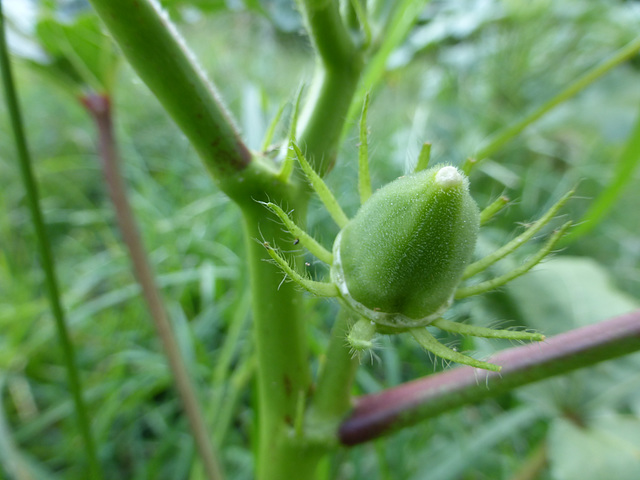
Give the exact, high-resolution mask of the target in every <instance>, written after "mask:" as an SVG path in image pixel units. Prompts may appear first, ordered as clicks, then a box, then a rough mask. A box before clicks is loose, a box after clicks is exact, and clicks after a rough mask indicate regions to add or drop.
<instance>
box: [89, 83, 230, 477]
mask: <svg viewBox="0 0 640 480" xmlns="http://www.w3.org/2000/svg"><path fill="white" fill-rule="evenodd" d="M81 102H82V104H83V105H84V106H85V107H86V109H87V111H88V112H89V114H90V115H91V117H92V118H93V120H94V121H95V124H96V127H97V130H98V148H99V156H100V161H101V163H102V170H103V173H104V177H105V181H106V184H107V188H108V190H109V196H110V197H111V202H112V203H113V206H114V208H115V212H116V218H117V221H118V226H119V227H120V232H121V234H122V237H123V240H124V243H125V245H126V246H127V249H128V250H129V257H130V258H131V262H132V267H133V272H134V274H135V276H136V279H137V280H138V283H139V284H140V287H141V288H142V295H143V297H144V299H145V302H146V304H147V308H148V309H149V313H150V314H151V317H152V319H153V322H154V325H155V327H156V330H157V332H158V336H159V337H160V339H161V341H162V345H163V348H164V354H165V356H166V357H167V361H168V363H169V367H170V369H171V372H172V374H173V377H174V381H175V384H176V389H177V390H178V393H179V395H180V397H181V400H182V404H183V407H184V410H185V413H186V415H187V418H188V420H189V426H190V427H191V432H192V434H193V437H194V441H195V444H196V448H197V449H198V453H199V454H200V457H201V459H202V462H203V466H204V470H205V472H207V478H209V480H214V479H221V478H222V474H221V472H220V467H219V465H218V462H217V460H216V456H215V454H214V450H213V446H212V444H211V440H210V438H209V434H208V433H207V430H206V426H205V422H204V416H203V415H202V411H201V409H200V405H199V403H198V400H197V396H196V392H195V388H194V386H193V384H192V383H191V379H190V377H189V374H188V371H187V368H186V366H185V364H184V361H183V359H182V356H181V353H180V349H179V347H178V343H177V342H176V339H175V336H174V334H173V330H172V328H171V323H170V321H169V317H168V315H167V311H166V309H165V307H164V303H163V301H162V298H161V296H160V291H159V290H158V287H157V286H156V282H155V276H154V273H153V270H152V268H151V265H150V264H149V261H148V259H147V254H146V251H145V248H144V245H143V244H142V241H141V239H140V234H139V233H138V227H137V225H136V221H135V218H134V216H133V212H132V210H131V206H130V204H129V199H128V196H127V190H126V186H125V183H124V180H123V178H122V175H121V173H120V166H119V159H118V153H117V150H116V141H115V136H114V133H113V122H112V116H111V105H110V101H109V97H108V96H106V95H97V94H87V95H85V96H84V97H82V98H81Z"/></svg>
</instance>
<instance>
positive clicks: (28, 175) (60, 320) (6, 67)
mask: <svg viewBox="0 0 640 480" xmlns="http://www.w3.org/2000/svg"><path fill="white" fill-rule="evenodd" d="M0 66H2V84H3V87H4V93H5V100H6V102H7V107H8V110H9V116H10V117H11V128H12V130H13V135H14V139H15V144H16V150H17V154H18V160H19V165H20V174H21V176H22V181H23V183H24V188H25V190H26V192H27V203H28V206H29V211H30V213H31V220H32V222H33V228H34V230H35V232H36V238H37V248H38V254H39V257H40V261H41V262H42V268H43V270H44V275H45V283H46V287H47V293H48V296H49V302H50V304H51V311H52V314H53V317H54V320H55V323H56V330H57V334H58V342H59V345H60V347H61V348H62V352H63V357H64V363H65V368H66V373H67V380H68V382H69V389H70V391H71V395H72V397H73V401H74V404H75V414H76V421H77V422H78V428H79V429H80V433H81V435H82V439H83V445H84V449H85V454H86V456H87V462H88V469H87V473H88V475H87V478H93V479H96V480H99V479H101V478H103V476H102V471H101V469H100V464H99V463H98V456H97V454H96V447H95V442H94V440H93V435H92V433H91V426H90V423H89V417H88V415H87V409H86V406H85V403H84V399H83V397H82V391H83V390H82V384H81V381H80V373H79V371H78V367H77V365H76V356H75V349H74V346H73V343H72V342H71V338H70V337H69V331H68V329H67V322H66V318H65V313H64V310H63V309H62V301H61V298H60V289H59V287H58V279H57V276H56V270H55V262H54V259H53V253H52V251H51V245H50V244H49V236H48V234H47V230H46V228H45V225H44V219H43V215H42V210H41V209H40V198H39V193H38V186H37V184H36V181H35V178H34V175H33V170H32V168H31V157H30V154H29V149H28V147H27V140H26V137H25V132H24V128H23V122H22V115H21V113H20V107H19V105H18V98H17V95H16V90H15V87H14V82H13V74H12V72H11V63H10V60H9V52H8V48H7V43H6V39H5V28H4V14H3V12H2V0H0Z"/></svg>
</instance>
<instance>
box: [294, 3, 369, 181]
mask: <svg viewBox="0 0 640 480" xmlns="http://www.w3.org/2000/svg"><path fill="white" fill-rule="evenodd" d="M301 5H302V7H303V13H304V16H305V20H306V23H307V27H308V31H309V34H310V36H311V39H312V41H313V44H314V46H315V47H316V51H317V53H318V57H319V64H318V66H317V70H316V75H315V79H314V81H313V83H312V85H311V88H310V91H309V96H308V98H307V103H306V105H305V108H304V109H303V111H302V112H301V116H300V126H299V132H300V133H299V136H298V142H297V143H298V144H299V145H300V147H301V148H302V150H303V152H304V153H305V155H307V158H308V160H309V162H310V163H311V165H313V167H314V169H315V170H316V171H317V172H318V173H319V174H320V176H324V174H325V173H327V171H329V170H330V169H331V167H332V166H333V164H334V162H335V158H336V154H337V150H338V145H339V143H340V135H341V132H342V128H343V125H344V119H345V117H346V114H347V111H348V110H349V107H350V106H351V105H352V101H353V95H354V92H355V90H356V86H357V85H358V79H359V78H360V72H361V71H362V67H363V61H362V55H361V53H360V52H359V51H358V50H357V49H356V47H355V45H354V44H353V42H352V41H351V38H350V37H349V34H348V32H347V30H346V28H345V27H344V25H343V23H342V19H341V18H340V13H339V11H338V2H335V1H331V0H328V1H327V0H325V1H319V0H302V2H301ZM359 105H362V102H360V103H359Z"/></svg>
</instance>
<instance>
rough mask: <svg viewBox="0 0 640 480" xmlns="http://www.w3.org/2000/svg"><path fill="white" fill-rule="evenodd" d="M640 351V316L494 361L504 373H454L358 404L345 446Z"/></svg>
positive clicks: (344, 432) (344, 430) (346, 427)
mask: <svg viewBox="0 0 640 480" xmlns="http://www.w3.org/2000/svg"><path fill="white" fill-rule="evenodd" d="M639 350H640V310H636V311H634V312H631V313H628V314H626V315H621V316H619V317H616V318H613V319H610V320H607V321H604V322H601V323H597V324H594V325H589V326H587V327H582V328H578V329H575V330H571V331H569V332H566V333H563V334H560V335H557V336H555V337H553V338H549V339H547V340H546V341H545V342H543V343H540V344H535V345H534V344H531V345H525V346H522V347H516V348H512V349H509V350H506V351H504V352H501V353H499V354H498V355H496V356H494V357H492V358H491V359H490V361H491V362H492V363H495V364H497V365H501V366H502V367H503V368H502V370H501V371H500V372H499V373H497V372H489V371H486V370H478V369H474V368H472V367H462V368H454V369H452V370H447V371H445V372H442V373H439V374H437V375H431V376H429V377H426V378H422V379H419V380H414V381H412V382H408V383H405V384H403V385H400V386H398V387H396V388H392V389H389V390H385V391H384V392H381V393H378V394H373V395H365V396H363V397H360V398H359V399H358V400H357V401H356V406H355V408H354V410H353V411H352V412H351V414H350V416H349V417H348V418H347V419H346V420H345V421H344V422H343V423H342V425H341V427H340V440H341V442H342V443H343V444H345V445H356V444H359V443H364V442H368V441H370V440H371V439H373V438H376V437H379V436H381V435H388V434H390V433H391V432H393V431H395V430H397V429H400V428H404V427H407V426H410V425H414V424H415V423H416V422H418V421H422V420H425V419H427V418H432V417H435V416H437V415H440V414H442V413H443V412H448V411H450V410H453V409H455V408H459V407H461V406H463V405H469V404H471V403H475V402H478V401H480V400H484V399H486V398H491V397H496V396H498V395H501V394H503V393H505V392H507V391H510V390H513V389H514V388H517V387H520V386H522V385H527V384H529V383H533V382H537V381H539V380H543V379H545V378H549V377H553V376H557V375H563V374H565V373H568V372H572V371H574V370H577V369H580V368H585V367H588V366H591V365H594V364H596V363H599V362H603V361H606V360H611V359H614V358H617V357H621V356H623V355H627V354H630V353H633V352H637V351H639Z"/></svg>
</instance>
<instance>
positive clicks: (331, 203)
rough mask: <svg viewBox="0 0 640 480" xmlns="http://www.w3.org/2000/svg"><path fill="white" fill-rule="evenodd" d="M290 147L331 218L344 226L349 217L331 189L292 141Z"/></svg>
mask: <svg viewBox="0 0 640 480" xmlns="http://www.w3.org/2000/svg"><path fill="white" fill-rule="evenodd" d="M291 148H293V150H294V152H295V154H296V157H298V162H300V167H302V170H303V171H304V174H305V175H306V176H307V179H308V180H309V183H310V184H311V187H312V188H313V189H314V190H315V192H316V193H317V194H318V197H320V200H321V201H322V203H323V204H324V206H325V207H326V208H327V210H328V211H329V214H330V215H331V218H333V220H334V221H335V222H336V224H337V225H338V226H339V227H340V228H344V227H345V226H346V225H347V223H349V218H348V217H347V215H346V214H345V213H344V211H343V210H342V208H341V207H340V204H338V201H337V200H336V197H334V196H333V194H332V193H331V190H329V187H327V184H326V183H324V180H322V178H321V177H320V175H318V174H317V173H316V171H315V170H314V169H313V168H312V167H311V165H310V164H309V162H308V161H307V159H306V158H304V155H303V154H302V151H301V150H300V147H298V145H296V144H295V143H293V142H292V143H291Z"/></svg>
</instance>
